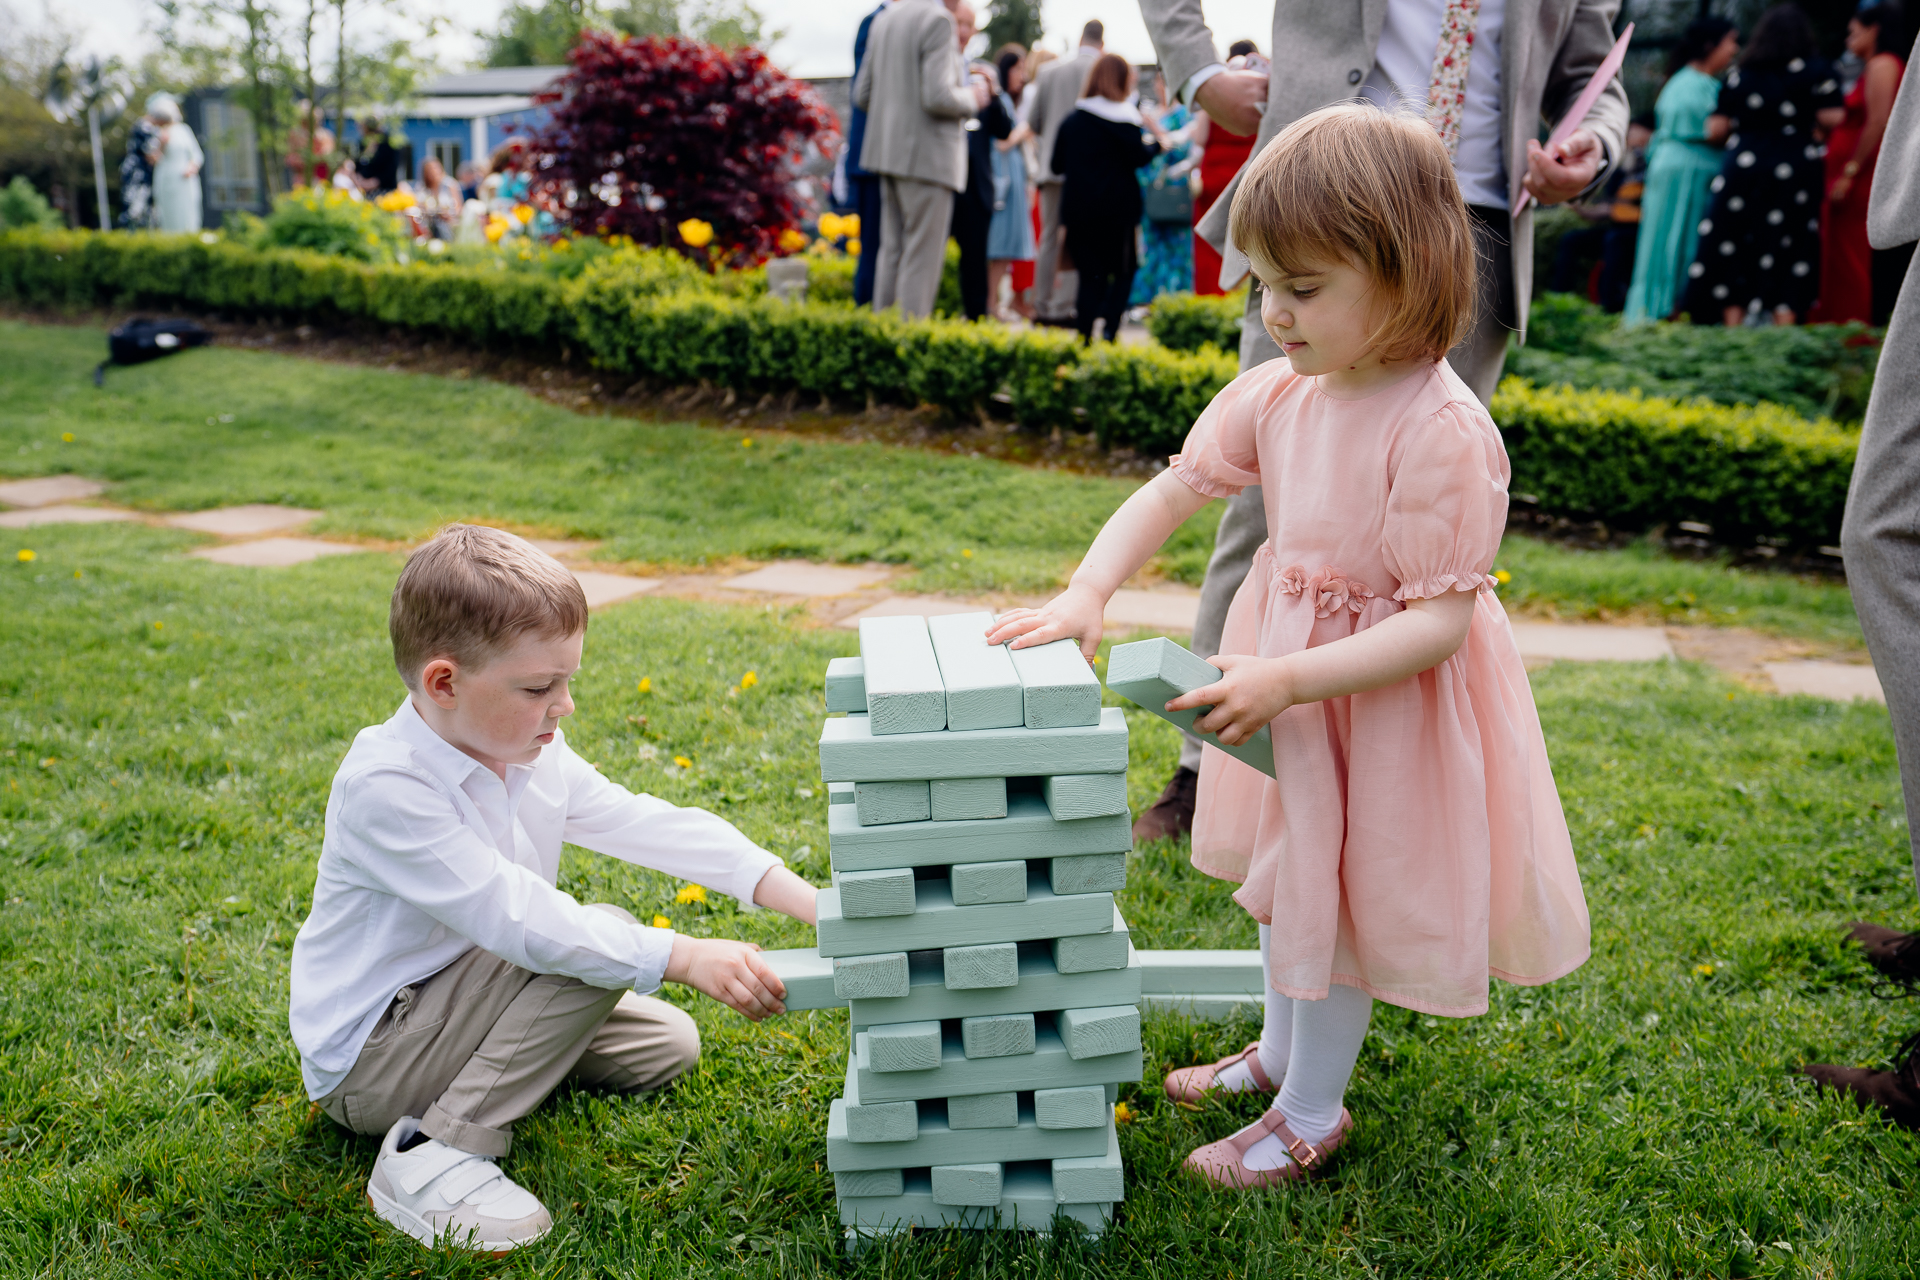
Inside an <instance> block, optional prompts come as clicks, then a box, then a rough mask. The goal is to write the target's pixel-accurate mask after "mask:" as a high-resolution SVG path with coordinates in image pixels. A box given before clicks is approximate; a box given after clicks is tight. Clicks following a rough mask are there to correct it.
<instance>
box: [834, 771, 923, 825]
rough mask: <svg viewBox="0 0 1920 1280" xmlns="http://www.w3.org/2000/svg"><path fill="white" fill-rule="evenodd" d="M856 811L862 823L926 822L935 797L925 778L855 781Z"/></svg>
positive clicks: (854, 805) (854, 809)
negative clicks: (906, 780) (922, 779)
mask: <svg viewBox="0 0 1920 1280" xmlns="http://www.w3.org/2000/svg"><path fill="white" fill-rule="evenodd" d="M853 811H854V813H855V814H857V815H858V816H859V818H860V825H861V826H863V827H878V826H884V825H886V824H888V823H894V822H925V821H927V819H929V818H931V817H932V816H933V799H932V794H931V792H929V790H928V788H927V784H926V783H925V782H924V781H922V782H912V781H908V782H856V783H854V784H853Z"/></svg>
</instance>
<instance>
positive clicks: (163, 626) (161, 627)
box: [153, 622, 167, 631]
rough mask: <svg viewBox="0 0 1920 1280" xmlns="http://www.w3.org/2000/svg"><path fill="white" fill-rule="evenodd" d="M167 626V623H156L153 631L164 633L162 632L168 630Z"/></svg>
mask: <svg viewBox="0 0 1920 1280" xmlns="http://www.w3.org/2000/svg"><path fill="white" fill-rule="evenodd" d="M166 625H167V624H166V623H164V622H156V623H154V624H153V629H154V630H155V631H162V630H165V629H166Z"/></svg>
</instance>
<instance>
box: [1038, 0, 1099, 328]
mask: <svg viewBox="0 0 1920 1280" xmlns="http://www.w3.org/2000/svg"><path fill="white" fill-rule="evenodd" d="M1106 38H1107V29H1106V27H1105V26H1104V25H1103V24H1102V23H1101V21H1100V20H1099V19H1098V18H1095V19H1094V20H1093V21H1092V22H1089V23H1088V24H1087V25H1086V26H1085V27H1084V28H1082V30H1081V32H1080V48H1079V50H1078V51H1076V52H1075V53H1074V55H1073V57H1071V58H1061V59H1060V60H1059V61H1057V62H1049V63H1048V64H1047V65H1046V66H1044V67H1042V68H1040V74H1039V75H1037V76H1035V77H1034V78H1033V87H1032V88H1030V89H1028V90H1027V109H1026V121H1027V127H1028V128H1029V129H1032V130H1033V131H1034V133H1036V134H1038V135H1039V138H1040V173H1039V177H1038V182H1039V184H1040V243H1039V245H1038V246H1036V249H1035V255H1034V263H1033V312H1034V315H1036V316H1037V317H1039V318H1040V319H1041V320H1044V321H1055V322H1058V321H1064V320H1067V319H1069V318H1071V316H1072V314H1073V292H1072V291H1071V290H1069V289H1062V288H1059V287H1058V283H1057V282H1058V280H1059V275H1060V242H1061V234H1060V231H1061V228H1060V188H1061V183H1062V181H1063V179H1062V177H1061V175H1059V174H1057V173H1055V172H1054V171H1053V144H1054V143H1055V142H1056V141H1057V140H1058V139H1059V137H1060V124H1061V122H1062V121H1064V120H1065V119H1066V118H1067V117H1068V116H1070V115H1072V114H1073V104H1074V103H1076V102H1078V101H1079V100H1080V99H1081V98H1084V97H1085V96H1086V94H1087V73H1088V72H1089V71H1091V70H1093V64H1094V62H1095V61H1096V60H1097V59H1098V58H1099V57H1100V54H1101V52H1102V51H1103V50H1104V49H1105V47H1106V44H1105V41H1106Z"/></svg>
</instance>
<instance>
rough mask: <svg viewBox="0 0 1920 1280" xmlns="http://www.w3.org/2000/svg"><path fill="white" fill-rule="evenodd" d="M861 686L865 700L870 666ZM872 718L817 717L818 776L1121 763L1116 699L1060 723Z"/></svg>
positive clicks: (1036, 771)
mask: <svg viewBox="0 0 1920 1280" xmlns="http://www.w3.org/2000/svg"><path fill="white" fill-rule="evenodd" d="M1096 688H1097V686H1096ZM867 689H868V693H867V700H868V701H869V702H871V701H872V700H873V693H872V689H873V674H872V670H871V668H869V670H868V674H867ZM872 721H873V717H872V716H866V717H864V718H863V717H861V716H839V717H837V718H835V719H830V720H826V721H823V722H822V723H821V725H820V777H821V780H822V781H824V782H861V781H873V782H893V781H906V780H909V779H913V778H993V777H1001V778H1010V777H1040V776H1041V775H1043V774H1049V773H1120V772H1122V771H1124V770H1125V769H1126V767H1127V717H1126V714H1125V713H1124V712H1122V711H1121V710H1120V708H1118V707H1108V708H1106V709H1105V710H1104V711H1101V713H1100V716H1099V719H1098V721H1097V722H1096V723H1093V724H1085V725H1072V726H1068V727H1063V728H1038V729H1036V728H1030V727H1027V728H1014V729H969V730H967V731H966V732H964V733H955V732H951V731H948V730H941V731H940V732H938V733H894V734H880V733H876V732H874V731H873V729H872V727H871V725H872Z"/></svg>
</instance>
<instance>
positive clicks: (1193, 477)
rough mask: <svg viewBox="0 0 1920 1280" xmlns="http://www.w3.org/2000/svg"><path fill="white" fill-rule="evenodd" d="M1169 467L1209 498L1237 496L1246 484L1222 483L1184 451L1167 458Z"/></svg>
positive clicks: (1190, 487)
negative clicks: (1202, 468) (1208, 473)
mask: <svg viewBox="0 0 1920 1280" xmlns="http://www.w3.org/2000/svg"><path fill="white" fill-rule="evenodd" d="M1167 469H1168V470H1169V471H1171V472H1173V474H1174V475H1176V476H1178V477H1179V478H1180V480H1181V481H1182V482H1183V483H1184V484H1185V485H1186V486H1187V487H1188V488H1189V489H1191V490H1193V491H1194V492H1195V493H1203V494H1205V495H1206V496H1207V497H1209V498H1237V497H1239V496H1240V491H1241V489H1242V488H1244V487H1245V486H1243V485H1237V484H1222V483H1220V482H1219V481H1218V480H1214V479H1212V478H1211V477H1209V476H1208V475H1207V474H1206V473H1205V472H1204V471H1202V470H1201V469H1200V467H1199V466H1198V464H1196V463H1195V462H1194V461H1193V460H1192V459H1190V458H1188V457H1187V455H1186V454H1184V453H1176V454H1174V455H1173V456H1172V457H1170V458H1168V459H1167Z"/></svg>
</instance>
